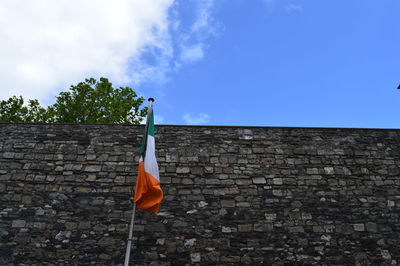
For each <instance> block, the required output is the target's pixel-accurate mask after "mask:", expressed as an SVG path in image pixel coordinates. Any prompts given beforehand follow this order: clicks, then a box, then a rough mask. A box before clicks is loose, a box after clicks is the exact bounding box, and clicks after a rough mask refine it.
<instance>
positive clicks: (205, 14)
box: [175, 0, 219, 68]
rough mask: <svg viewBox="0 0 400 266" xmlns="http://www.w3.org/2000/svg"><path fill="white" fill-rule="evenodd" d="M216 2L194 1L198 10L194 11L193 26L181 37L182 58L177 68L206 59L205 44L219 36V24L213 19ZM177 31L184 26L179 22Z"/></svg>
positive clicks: (207, 0) (208, 0) (177, 62)
mask: <svg viewBox="0 0 400 266" xmlns="http://www.w3.org/2000/svg"><path fill="white" fill-rule="evenodd" d="M214 1H215V0H198V1H194V2H195V4H196V6H197V8H196V9H195V10H194V14H193V16H194V21H193V23H192V24H191V26H190V27H189V28H188V29H187V30H186V31H185V32H184V33H182V34H181V35H180V37H179V42H180V45H179V47H180V56H179V60H178V61H176V62H175V65H176V66H177V68H179V67H180V66H181V64H182V63H192V62H195V61H198V60H201V59H202V58H203V57H204V50H205V49H204V48H205V42H206V41H207V40H208V39H209V38H210V37H213V36H216V35H217V34H218V26H219V25H218V23H217V22H216V21H215V20H214V19H213V17H212V11H213V7H214ZM176 25H177V29H179V27H180V26H182V25H181V24H180V23H179V21H178V23H177V24H176Z"/></svg>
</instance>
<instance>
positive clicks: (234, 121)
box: [0, 0, 400, 128]
mask: <svg viewBox="0 0 400 266" xmlns="http://www.w3.org/2000/svg"><path fill="white" fill-rule="evenodd" d="M125 2H126V1H125ZM128 2H129V1H128ZM159 2H160V5H159V7H160V6H161V7H160V12H159V14H158V15H152V14H150V15H149V17H152V19H153V17H154V19H153V20H150V19H149V21H151V22H149V24H148V25H147V24H146V25H142V24H138V23H136V22H135V21H132V25H133V26H135V27H138V28H139V29H146V31H143V32H145V33H146V32H149V36H150V37H152V38H150V37H149V38H148V39H149V40H150V41H148V42H144V41H143V42H142V43H141V42H140V41H137V40H136V39H133V38H132V39H129V38H128V39H127V40H126V41H125V40H124V38H121V37H120V36H116V39H117V40H118V41H116V42H117V43H118V42H120V43H118V44H119V47H125V46H126V47H135V49H133V48H132V49H131V50H129V49H126V50H129V52H126V53H125V54H118V58H126V60H128V61H127V62H128V64H121V65H118V64H116V65H115V66H113V67H109V69H106V70H104V69H102V68H101V67H100V68H98V69H94V70H93V67H92V68H88V69H85V68H82V71H81V72H79V73H78V74H76V73H75V74H74V75H72V74H71V75H70V76H68V75H67V74H68V73H70V72H73V71H75V70H74V69H75V68H68V67H65V70H66V72H67V74H65V73H64V74H62V75H61V76H62V78H60V79H59V80H55V81H51V82H50V81H46V82H47V83H45V82H44V84H49V85H48V87H49V89H47V90H46V91H44V92H43V91H41V94H38V95H40V97H39V98H40V99H41V100H42V102H44V103H47V104H49V103H51V101H52V97H54V95H55V94H57V93H58V91H59V90H60V89H59V88H61V87H62V85H64V86H65V84H73V83H74V82H75V81H79V79H82V77H85V75H90V76H95V77H99V76H108V77H110V80H111V81H114V83H116V84H121V85H129V86H132V87H133V88H134V89H135V90H137V91H138V92H139V93H140V94H142V95H144V96H145V97H154V98H156V102H155V114H156V115H158V122H159V123H160V122H161V123H163V124H205V125H246V126H305V127H376V128H400V104H399V103H400V90H397V89H396V88H397V86H398V85H399V84H400V67H399V65H398V62H400V48H399V47H400V27H399V26H400V25H399V24H400V23H399V19H398V18H399V16H398V14H399V13H400V1H396V0H381V1H372V0H363V1H361V0H350V1H349V0H347V1H344V0H335V1H330V0H327V1H317V0H309V1H307V0H303V1H301V0H297V1H296V0H250V1H249V0H219V1H218V0H215V1H212V0H204V1H203V0H198V1H195V0H192V1H190V0H187V1H183V0H181V1H175V2H174V1H172V0H170V1H167V0H165V1H163V0H160V1H159ZM161 2H162V3H161ZM127 5H128V6H129V3H127ZM150 8H152V9H151V10H153V9H154V7H150ZM136 9H138V7H136ZM0 10H1V9H0ZM154 10H157V9H154ZM15 12H16V11H15ZM99 13H101V12H100V11H99ZM84 23H85V22H82V23H81V24H84ZM135 23H136V24H135ZM151 23H153V24H151ZM81 24H80V25H81ZM132 25H129V23H128V24H127V25H124V27H126V29H131V28H132V27H133V26H132ZM154 25H156V26H154ZM0 26H1V23H0ZM116 27H120V25H119V24H118V25H117V26H116ZM0 33H1V32H0ZM128 33H129V32H128ZM131 34H132V35H134V34H135V32H131ZM121 36H125V35H124V34H121ZM146 36H147V35H146ZM154 36H155V37H154ZM98 38H99V37H98V36H97V35H93V40H94V41H96V42H97V40H98ZM139 39H140V38H139ZM145 39H146V38H145ZM135 41H136V42H135ZM130 42H131V43H132V44H133V45H131V46H130V45H129V44H130ZM104 43H106V41H104ZM86 45H87V49H91V48H92V46H91V45H92V44H91V43H88V44H86ZM135 45H136V46H135ZM78 47H79V45H78ZM104 47H110V45H109V44H108V43H107V45H106V44H105V45H104ZM104 47H100V48H102V49H103V48H104ZM0 48H1V47H0ZM100 48H99V49H98V50H99V51H100V50H101V49H100ZM61 50H62V49H61ZM92 50H93V49H92ZM103 50H104V49H103ZM103 50H101V51H103ZM85 51H86V50H83V52H85ZM44 53H46V51H44ZM114 54H116V52H110V53H109V54H107V56H104V61H101V63H102V62H106V63H107V62H108V61H110V57H111V58H114V57H112V56H114ZM56 58H57V57H56ZM115 58H117V57H115ZM67 59H68V57H59V58H58V61H57V62H62V60H65V61H68V60H67ZM89 59H91V60H94V61H96V60H98V59H97V57H96V56H95V55H94V56H93V57H91V58H89ZM60 60H61V61H60ZM107 60H108V61H107ZM113 62H114V61H113ZM82 64H83V63H82ZM83 65H84V64H83ZM118 67H120V68H122V70H120V69H119V68H118ZM0 68H1V66H0ZM68 71H70V72H68ZM44 73H46V71H44ZM121 73H122V74H121ZM43 76H46V75H43ZM113 78H115V79H113ZM10 83H11V84H12V82H10ZM39 84H40V80H39ZM53 84H54V85H53ZM51 86H53V87H57V88H58V89H50V87H51ZM64 88H65V87H64ZM12 92H13V91H12ZM9 93H10V92H8V94H4V95H0V96H3V98H5V96H8V95H9Z"/></svg>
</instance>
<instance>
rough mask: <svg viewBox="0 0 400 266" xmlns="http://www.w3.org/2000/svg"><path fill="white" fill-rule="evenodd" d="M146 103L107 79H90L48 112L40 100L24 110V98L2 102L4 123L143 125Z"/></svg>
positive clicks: (0, 118) (0, 112)
mask: <svg viewBox="0 0 400 266" xmlns="http://www.w3.org/2000/svg"><path fill="white" fill-rule="evenodd" d="M143 102H144V98H143V97H138V96H137V94H136V92H135V91H133V90H132V89H131V88H129V87H120V88H113V87H112V84H111V83H110V82H109V81H108V79H106V78H100V80H99V81H97V80H96V79H94V78H89V79H86V80H85V81H84V82H80V83H78V84H77V85H72V86H71V87H70V89H69V91H64V92H61V93H60V94H59V96H57V98H56V102H55V103H54V104H53V105H51V106H49V107H47V108H43V107H41V106H40V105H39V102H38V101H37V100H29V101H28V105H27V106H24V100H23V98H22V97H21V96H20V97H19V98H18V97H15V96H13V97H12V98H10V99H8V100H5V101H1V102H0V121H2V122H47V123H51V122H58V123H132V124H139V123H140V121H142V120H143V118H144V117H145V115H146V112H147V108H146V107H145V108H142V109H141V108H140V106H141V105H142V104H143Z"/></svg>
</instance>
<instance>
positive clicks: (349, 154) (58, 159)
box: [0, 123, 400, 265]
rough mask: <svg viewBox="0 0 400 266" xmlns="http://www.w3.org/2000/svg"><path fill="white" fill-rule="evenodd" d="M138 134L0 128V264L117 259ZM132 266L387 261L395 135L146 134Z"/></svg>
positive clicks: (397, 227)
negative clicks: (150, 199) (146, 187)
mask: <svg viewBox="0 0 400 266" xmlns="http://www.w3.org/2000/svg"><path fill="white" fill-rule="evenodd" d="M142 132H143V126H132V125H71V124H64V125H60V124H53V125H49V124H4V123H3V124H0V265H19V264H21V265H22V264H23V265H30V264H36V265H46V264H53V265H57V264H58V265H74V264H75V265H78V264H79V265H90V264H92V265H116V264H121V263H123V260H124V253H125V247H126V238H127V235H128V223H129V220H130V209H131V207H132V204H131V196H132V193H131V190H132V184H134V178H135V175H136V166H137V161H138V156H137V154H138V149H139V143H140V138H141V135H142ZM156 135H157V136H156V141H157V156H158V161H159V166H160V174H161V181H162V187H163V190H164V193H165V198H164V201H163V203H162V206H161V212H160V214H159V215H158V216H154V215H152V214H151V213H147V212H146V213H144V212H143V211H138V212H137V215H136V224H135V229H134V249H133V250H132V257H131V258H132V262H134V263H135V264H138V265H191V264H192V265H194V264H197V265H207V264H217V265H238V264H242V265H246V264H248V265H259V264H265V265H396V264H400V219H399V215H400V211H399V210H400V209H399V205H400V160H399V157H400V130H379V129H334V128H331V129H322V128H268V127H206V126H204V127H203V126H196V127H195V126H156Z"/></svg>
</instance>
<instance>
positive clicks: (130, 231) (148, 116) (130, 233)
mask: <svg viewBox="0 0 400 266" xmlns="http://www.w3.org/2000/svg"><path fill="white" fill-rule="evenodd" d="M153 102H154V99H153V98H149V108H148V111H147V121H146V128H145V130H144V133H145V135H144V137H145V138H146V139H145V143H147V134H148V132H147V131H148V129H149V118H150V113H151V108H152V104H153ZM143 159H144V158H143ZM135 213H136V203H135V202H134V203H133V209H132V217H131V224H130V226H129V236H128V240H127V243H126V253H125V263H124V266H129V257H130V255H131V249H132V244H133V239H132V234H133V225H134V224H135Z"/></svg>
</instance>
